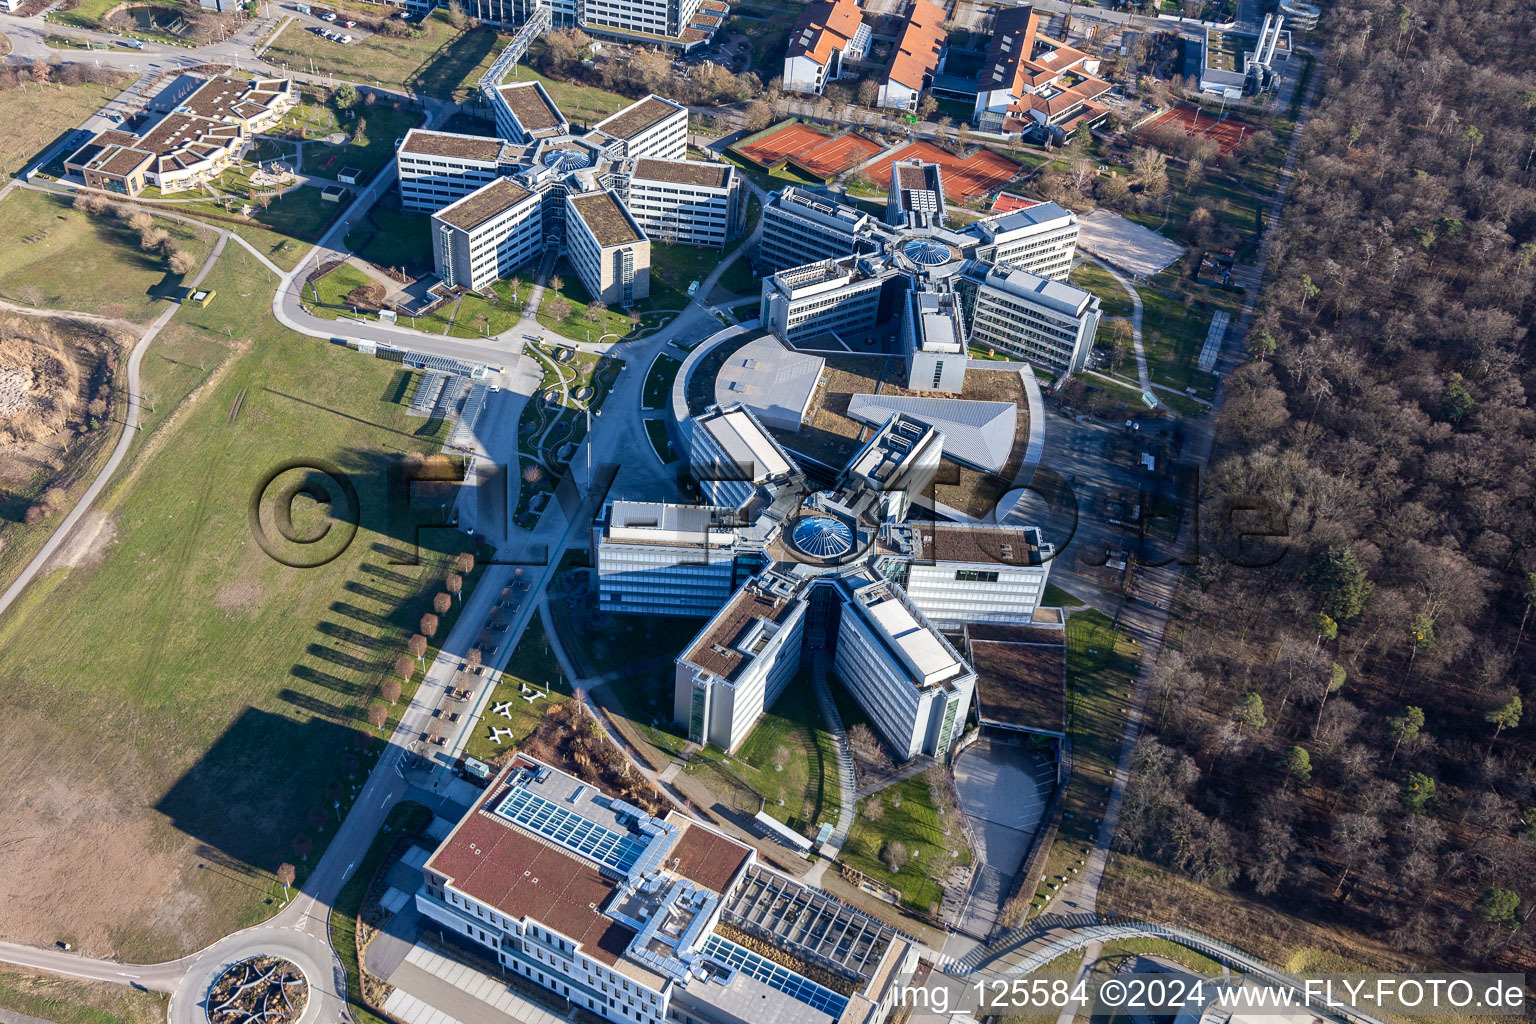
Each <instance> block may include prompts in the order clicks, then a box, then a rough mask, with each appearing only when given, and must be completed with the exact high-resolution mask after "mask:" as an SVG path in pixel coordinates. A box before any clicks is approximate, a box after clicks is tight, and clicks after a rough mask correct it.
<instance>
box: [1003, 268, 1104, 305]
mask: <svg viewBox="0 0 1536 1024" xmlns="http://www.w3.org/2000/svg"><path fill="white" fill-rule="evenodd" d="M986 284H988V285H990V286H992V287H994V288H997V289H998V290H1000V291H1002V292H1004V293H1008V294H1012V295H1016V296H1018V297H1020V298H1025V299H1028V300H1029V301H1032V302H1034V303H1036V304H1038V305H1041V306H1046V307H1048V308H1050V309H1054V310H1057V311H1058V312H1061V313H1066V314H1067V315H1069V316H1081V315H1082V313H1083V311H1084V310H1086V309H1087V308H1089V307H1090V306H1092V305H1093V300H1094V296H1093V294H1092V293H1091V292H1086V291H1084V290H1083V289H1081V288H1078V287H1077V286H1075V285H1070V284H1068V283H1067V282H1065V281H1053V280H1051V279H1050V278H1048V277H1040V276H1038V275H1036V274H1031V273H1030V272H1029V271H1027V270H1025V269H1023V268H1022V267H1015V266H1011V265H1008V264H1001V263H1000V264H997V265H996V266H994V267H992V268H991V269H990V270H988V271H987V277H986Z"/></svg>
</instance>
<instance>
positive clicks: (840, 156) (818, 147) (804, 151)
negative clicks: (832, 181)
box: [736, 124, 880, 177]
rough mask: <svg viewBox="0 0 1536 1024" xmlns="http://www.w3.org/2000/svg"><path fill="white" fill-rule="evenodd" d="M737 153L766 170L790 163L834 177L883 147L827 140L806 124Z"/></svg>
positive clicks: (845, 138) (853, 138) (843, 138)
mask: <svg viewBox="0 0 1536 1024" xmlns="http://www.w3.org/2000/svg"><path fill="white" fill-rule="evenodd" d="M736 152H738V153H740V154H741V155H742V156H744V157H746V158H747V159H749V160H752V161H754V162H756V163H759V164H762V165H763V166H764V167H771V166H772V165H774V164H776V163H778V162H780V161H781V160H788V161H790V162H791V163H794V164H796V165H797V166H800V167H803V168H805V169H806V170H807V171H810V172H811V173H812V174H816V175H820V176H822V177H831V176H832V175H834V174H841V173H843V172H844V171H846V170H848V168H850V167H853V166H854V165H856V164H861V163H863V162H864V161H865V160H868V159H869V158H870V157H872V156H874V155H875V154H876V153H878V152H880V147H879V146H877V145H876V144H875V143H873V142H870V141H869V140H868V139H861V138H859V137H858V136H857V135H850V134H843V135H834V136H827V135H823V134H821V133H820V132H818V131H813V130H812V129H810V128H807V127H806V126H805V125H803V124H787V125H785V126H784V127H783V128H780V129H779V130H778V131H776V132H773V133H771V134H769V135H765V136H763V137H762V138H761V139H758V140H757V141H756V142H753V143H750V144H748V145H745V146H737V147H736Z"/></svg>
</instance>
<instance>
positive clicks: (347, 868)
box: [341, 861, 357, 882]
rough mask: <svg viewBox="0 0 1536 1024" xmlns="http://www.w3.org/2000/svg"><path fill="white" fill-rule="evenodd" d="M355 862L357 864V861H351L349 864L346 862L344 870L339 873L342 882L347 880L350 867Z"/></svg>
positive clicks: (350, 870) (350, 871)
mask: <svg viewBox="0 0 1536 1024" xmlns="http://www.w3.org/2000/svg"><path fill="white" fill-rule="evenodd" d="M355 864H357V861H353V862H352V863H351V864H348V865H347V867H346V870H345V871H343V872H342V873H341V880H342V881H343V882H345V881H346V880H347V876H348V875H350V874H351V873H352V868H353V866H354V865H355Z"/></svg>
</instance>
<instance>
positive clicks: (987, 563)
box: [884, 522, 1054, 629]
mask: <svg viewBox="0 0 1536 1024" xmlns="http://www.w3.org/2000/svg"><path fill="white" fill-rule="evenodd" d="M884 539H885V540H886V542H887V543H888V544H890V545H891V547H890V548H889V550H897V549H900V550H902V552H903V558H902V563H903V564H895V563H892V562H889V561H886V562H885V565H887V566H889V569H890V573H891V575H892V576H893V577H894V578H895V579H897V580H899V581H900V582H901V584H902V587H903V588H904V589H905V590H906V592H907V596H908V597H910V598H911V599H912V603H913V604H915V605H917V607H918V608H920V609H921V610H922V612H923V614H924V615H926V616H927V617H928V618H929V619H930V620H931V621H932V622H934V623H935V624H937V625H938V626H939V628H940V629H959V628H960V627H961V626H963V625H965V624H967V623H976V622H996V623H1007V624H1011V625H1023V624H1026V623H1029V622H1033V621H1034V617H1035V611H1036V610H1037V609H1038V608H1039V607H1040V600H1041V598H1043V597H1044V596H1045V584H1046V581H1047V580H1048V579H1049V578H1050V573H1051V557H1052V555H1053V554H1054V552H1053V550H1052V548H1051V545H1049V544H1046V543H1044V542H1043V541H1042V540H1041V537H1040V531H1039V530H1037V529H1036V528H1035V527H1032V526H967V525H962V524H959V523H927V522H924V523H913V524H909V525H908V526H907V527H906V528H904V529H901V530H889V531H887V536H886V538H884Z"/></svg>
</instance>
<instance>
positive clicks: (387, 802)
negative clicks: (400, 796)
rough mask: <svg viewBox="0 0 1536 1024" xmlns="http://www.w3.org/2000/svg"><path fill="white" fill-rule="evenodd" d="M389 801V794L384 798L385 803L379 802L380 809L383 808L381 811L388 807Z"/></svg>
mask: <svg viewBox="0 0 1536 1024" xmlns="http://www.w3.org/2000/svg"><path fill="white" fill-rule="evenodd" d="M389 801H390V797H387V796H386V797H385V798H384V802H383V803H381V804H379V810H381V811H382V810H383V809H384V808H386V807H388V806H389Z"/></svg>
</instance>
